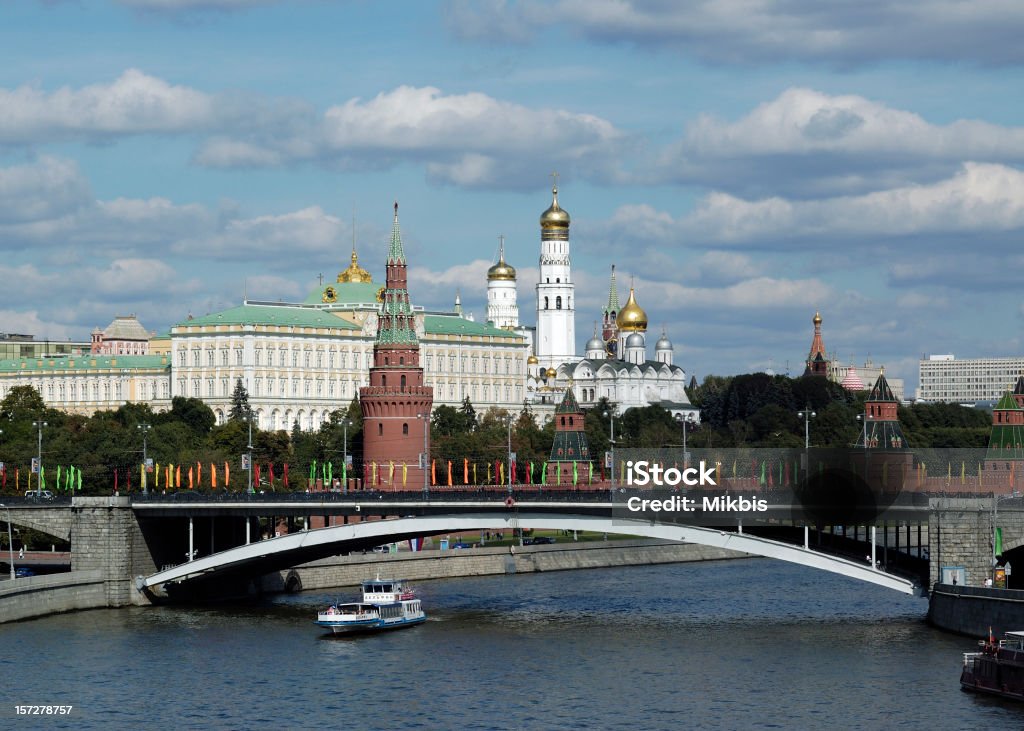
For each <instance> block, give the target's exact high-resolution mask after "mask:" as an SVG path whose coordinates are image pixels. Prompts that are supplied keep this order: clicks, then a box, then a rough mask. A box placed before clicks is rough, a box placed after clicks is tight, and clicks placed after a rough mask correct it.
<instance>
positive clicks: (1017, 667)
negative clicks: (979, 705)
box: [960, 631, 1024, 701]
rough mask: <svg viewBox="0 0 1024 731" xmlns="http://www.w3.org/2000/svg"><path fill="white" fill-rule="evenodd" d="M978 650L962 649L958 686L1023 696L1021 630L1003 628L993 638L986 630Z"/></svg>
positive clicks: (1023, 635) (1023, 639)
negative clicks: (1000, 634)
mask: <svg viewBox="0 0 1024 731" xmlns="http://www.w3.org/2000/svg"><path fill="white" fill-rule="evenodd" d="M978 644H979V645H980V646H981V652H965V653H964V668H963V671H962V672H961V673H960V688H961V689H962V690H970V691H975V692H978V693H990V694H992V695H997V696H1000V697H1001V698H1010V699H1012V700H1017V701H1020V700H1024V631H1016V632H1007V633H1006V635H1005V637H1004V639H1001V640H999V642H998V643H997V642H996V639H995V637H993V636H992V632H991V631H989V636H988V639H987V640H980V641H979V642H978Z"/></svg>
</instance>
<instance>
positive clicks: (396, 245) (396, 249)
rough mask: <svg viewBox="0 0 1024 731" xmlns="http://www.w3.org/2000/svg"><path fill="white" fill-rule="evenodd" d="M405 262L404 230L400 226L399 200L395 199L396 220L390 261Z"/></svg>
mask: <svg viewBox="0 0 1024 731" xmlns="http://www.w3.org/2000/svg"><path fill="white" fill-rule="evenodd" d="M392 262H394V263H396V264H405V251H403V250H402V231H401V229H400V228H399V227H398V201H395V222H394V224H392V226H391V248H390V249H388V263H392Z"/></svg>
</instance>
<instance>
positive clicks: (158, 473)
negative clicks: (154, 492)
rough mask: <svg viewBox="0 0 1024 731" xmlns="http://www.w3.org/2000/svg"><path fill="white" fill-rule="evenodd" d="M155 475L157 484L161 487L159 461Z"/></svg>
mask: <svg viewBox="0 0 1024 731" xmlns="http://www.w3.org/2000/svg"><path fill="white" fill-rule="evenodd" d="M154 476H155V477H156V486H157V488H159V487H160V463H159V462H157V463H156V472H155V473H154Z"/></svg>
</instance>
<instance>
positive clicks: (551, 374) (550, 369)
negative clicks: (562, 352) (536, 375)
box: [547, 368, 558, 378]
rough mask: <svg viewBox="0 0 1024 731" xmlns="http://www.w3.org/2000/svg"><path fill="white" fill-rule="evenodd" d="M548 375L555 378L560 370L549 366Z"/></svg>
mask: <svg viewBox="0 0 1024 731" xmlns="http://www.w3.org/2000/svg"><path fill="white" fill-rule="evenodd" d="M547 375H548V378H554V377H555V376H557V375H558V371H556V370H555V369H554V368H548V373H547Z"/></svg>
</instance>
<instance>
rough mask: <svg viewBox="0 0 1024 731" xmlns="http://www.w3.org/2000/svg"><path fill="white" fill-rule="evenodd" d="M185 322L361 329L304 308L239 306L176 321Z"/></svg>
mask: <svg viewBox="0 0 1024 731" xmlns="http://www.w3.org/2000/svg"><path fill="white" fill-rule="evenodd" d="M189 325H295V326H298V327H327V328H334V329H336V330H362V328H361V327H359V326H358V325H354V324H352V323H351V322H348V321H347V320H343V319H341V318H340V317H337V316H336V315H332V314H330V313H328V312H322V311H321V310H315V309H309V308H305V307H288V306H284V305H282V306H269V305H241V306H239V307H232V308H231V309H230V310H224V311H223V312H214V313H212V314H210V315H204V316H202V317H196V318H193V319H191V320H185V321H184V322H179V323H178V325H177V326H178V327H187V326H189Z"/></svg>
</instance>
